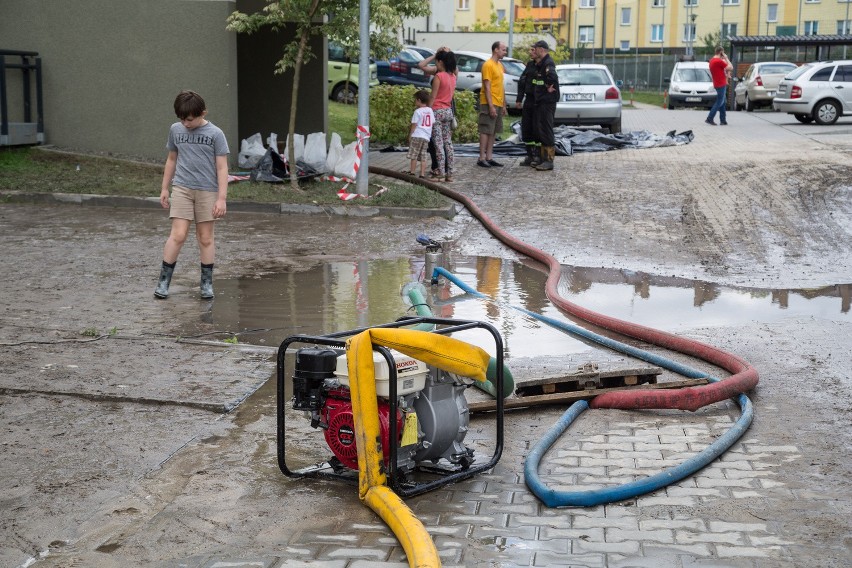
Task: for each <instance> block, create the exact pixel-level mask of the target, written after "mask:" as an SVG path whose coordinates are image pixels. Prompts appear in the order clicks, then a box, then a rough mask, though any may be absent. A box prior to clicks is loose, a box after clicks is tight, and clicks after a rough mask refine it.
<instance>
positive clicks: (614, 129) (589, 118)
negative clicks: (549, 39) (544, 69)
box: [554, 63, 621, 134]
mask: <svg viewBox="0 0 852 568" xmlns="http://www.w3.org/2000/svg"><path fill="white" fill-rule="evenodd" d="M556 75H557V76H558V77H559V101H558V102H557V103H556V114H555V115H554V123H555V124H569V125H572V124H573V125H577V126H588V125H600V126H605V127H607V128H608V129H609V132H610V134H618V133H620V132H621V91H620V90H619V88H618V86H619V84H617V83H616V82H615V81H614V80H613V78H612V74H611V73H610V72H609V69H608V68H607V66H606V65H598V64H594V63H568V64H563V65H557V66H556Z"/></svg>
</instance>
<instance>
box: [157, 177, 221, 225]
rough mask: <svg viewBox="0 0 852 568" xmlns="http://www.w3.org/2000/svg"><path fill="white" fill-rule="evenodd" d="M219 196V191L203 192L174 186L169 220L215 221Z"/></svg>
mask: <svg viewBox="0 0 852 568" xmlns="http://www.w3.org/2000/svg"><path fill="white" fill-rule="evenodd" d="M218 196H219V192H217V191H202V190H200V189H189V188H187V187H183V186H181V185H173V186H172V197H171V206H170V207H169V219H188V220H190V221H195V222H196V223H204V222H205V221H215V220H216V219H214V218H213V205H215V204H216V198H217V197H218Z"/></svg>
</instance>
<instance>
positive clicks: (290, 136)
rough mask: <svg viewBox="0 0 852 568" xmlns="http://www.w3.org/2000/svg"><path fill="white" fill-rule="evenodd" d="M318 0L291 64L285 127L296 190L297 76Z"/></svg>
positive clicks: (297, 175)
mask: <svg viewBox="0 0 852 568" xmlns="http://www.w3.org/2000/svg"><path fill="white" fill-rule="evenodd" d="M319 4H320V0H313V1H312V2H311V8H310V10H308V13H307V20H308V23H307V25H306V26H305V27H304V28H302V32H301V35H300V37H299V51H298V52H297V53H296V63H295V64H294V65H293V94H292V96H291V99H290V125H289V126H288V129H287V148H288V150H287V162H288V164H289V165H290V188H291V189H294V190H296V191H301V190H300V189H299V169H298V167H297V166H296V148H295V144H294V143H293V140H294V138H295V135H296V109H297V107H298V103H297V98H298V95H299V76H300V75H301V73H302V62H303V61H304V54H305V48H306V47H307V45H308V38H309V37H310V35H311V25H312V24H311V21H312V20H313V18H314V14H315V13H316V11H317V8H318V7H319Z"/></svg>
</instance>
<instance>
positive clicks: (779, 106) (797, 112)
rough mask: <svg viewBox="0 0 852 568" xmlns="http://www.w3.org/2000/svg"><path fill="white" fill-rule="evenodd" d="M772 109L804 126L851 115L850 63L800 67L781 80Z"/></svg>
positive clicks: (848, 61) (851, 82) (809, 64)
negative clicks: (793, 117) (789, 116)
mask: <svg viewBox="0 0 852 568" xmlns="http://www.w3.org/2000/svg"><path fill="white" fill-rule="evenodd" d="M772 108H774V109H775V110H777V111H781V112H786V113H787V114H792V115H793V116H795V117H796V120H798V121H799V122H802V123H805V124H807V123H809V122H816V123H817V124H834V123H835V122H837V119H838V118H840V117H841V116H845V115H852V60H846V61H822V62H819V63H806V64H805V65H802V66H801V67H799V68H798V69H796V70H795V71H793V72H791V73H790V74H788V75H787V76H786V77H784V78H783V79H781V82H780V83H779V84H778V92H777V93H776V94H775V98H774V99H772Z"/></svg>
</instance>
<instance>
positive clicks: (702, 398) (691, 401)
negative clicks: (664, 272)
mask: <svg viewBox="0 0 852 568" xmlns="http://www.w3.org/2000/svg"><path fill="white" fill-rule="evenodd" d="M369 171H370V173H373V174H376V175H382V176H387V177H393V178H397V179H401V180H405V181H407V182H410V183H417V184H420V185H423V186H424V187H428V188H429V189H432V190H435V191H437V192H439V193H441V194H442V195H445V196H447V197H449V198H450V199H453V200H455V201H458V202H459V203H461V204H462V205H464V206H465V208H467V210H468V211H470V214H471V215H473V216H474V217H475V218H476V219H477V220H479V222H480V223H482V226H483V227H485V229H486V230H488V232H490V233H491V234H492V235H494V236H495V237H496V238H497V239H498V240H499V241H500V242H502V243H503V244H505V245H506V246H508V247H509V248H511V249H512V250H514V251H516V252H519V253H521V254H523V255H526V256H528V257H530V258H532V259H534V260H536V261H538V262H540V263H542V264H544V265H545V266H547V268H548V275H547V282H546V284H545V294H546V295H547V297H548V299H549V300H550V301H551V302H553V304H554V305H555V306H557V307H558V308H560V309H561V310H563V311H564V312H565V313H567V314H569V315H571V316H573V317H575V318H577V319H580V320H582V321H585V322H588V323H590V324H592V325H596V326H598V327H601V328H604V329H607V330H609V331H613V332H616V333H620V334H621V335H625V336H627V337H632V338H634V339H638V340H641V341H644V342H646V343H650V344H652V345H658V346H660V347H663V348H665V349H669V350H672V351H677V352H679V353H683V354H686V355H690V356H693V357H697V358H699V359H701V360H703V361H706V362H707V363H711V364H713V365H716V366H717V367H720V368H722V369H725V370H726V371H728V372H730V373H732V374H731V376H730V377H728V378H727V379H724V380H721V381H716V382H712V383H709V384H707V385H702V386H699V387H689V388H684V389H676V390H649V389H644V390H643V389H636V390H629V391H618V392H610V393H606V394H600V395H598V396H596V397H595V398H594V399H593V400H592V401H591V403H590V405H589V406H590V407H591V408H622V409H632V408H645V409H647V408H676V409H680V410H692V411H695V410H698V409H699V408H701V407H703V406H706V405H708V404H712V403H714V402H720V401H723V400H725V399H728V398H731V397H734V396H736V395H737V394H739V393H744V392H748V391H750V390H751V389H753V388H754V387H755V386H756V385H757V382H758V374H757V369H755V368H754V367H752V366H751V364H749V363H748V362H747V361H745V360H744V359H742V358H740V357H738V356H736V355H733V354H732V353H728V352H727V351H724V350H722V349H719V348H718V347H714V346H712V345H707V344H706V343H702V342H700V341H695V340H693V339H688V338H685V337H680V336H677V335H674V334H672V333H668V332H665V331H660V330H658V329H654V328H651V327H647V326H644V325H639V324H636V323H630V322H626V321H624V320H620V319H618V318H614V317H611V316H606V315H603V314H600V313H598V312H594V311H592V310H589V309H586V308H583V307H582V306H578V305H577V304H574V303H572V302H569V301H568V300H566V299H565V298H563V297H562V296H560V295H559V291H558V289H557V285H558V284H559V279H560V278H561V276H562V266H561V265H560V264H559V262H558V261H557V260H556V258H555V257H553V256H552V255H550V254H548V253H546V252H544V251H542V250H541V249H538V248H536V247H533V246H531V245H528V244H527V243H525V242H523V241H521V240H519V239H517V238H515V237H513V236H512V235H510V234H509V233H507V232H506V231H504V230H503V229H501V228H500V227H498V226H497V225H496V224H495V223H494V222H493V221H491V219H490V218H489V217H488V215H486V214H485V213H484V212H483V211H482V210H481V209H480V208H479V207H478V206H477V205H476V203H474V202H473V200H471V199H470V198H469V197H468V196H466V195H464V194H462V193H459V192H457V191H453V190H452V189H449V188H448V187H446V186H444V185H441V184H438V183H433V182H430V181H425V180H422V179H419V178H415V177H414V176H409V175H407V174H404V173H400V172H395V171H393V170H389V169H387V168H380V167H375V166H370V167H369Z"/></svg>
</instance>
